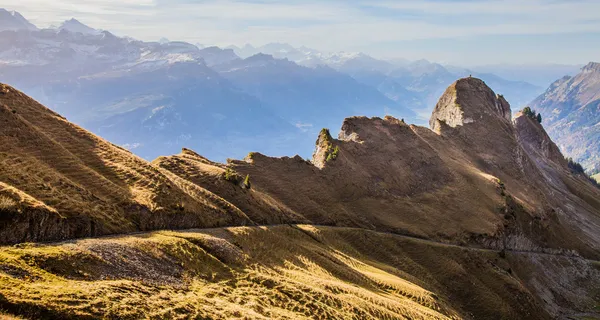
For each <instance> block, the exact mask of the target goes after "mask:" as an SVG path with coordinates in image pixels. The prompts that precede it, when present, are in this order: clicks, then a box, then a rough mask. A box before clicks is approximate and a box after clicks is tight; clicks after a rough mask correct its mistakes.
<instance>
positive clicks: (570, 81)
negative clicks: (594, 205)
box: [531, 62, 600, 173]
mask: <svg viewBox="0 0 600 320" xmlns="http://www.w3.org/2000/svg"><path fill="white" fill-rule="evenodd" d="M531 108H533V109H535V110H537V111H539V112H540V113H541V114H542V116H543V118H544V122H545V124H546V127H547V128H548V132H549V133H550V135H551V136H552V138H553V139H554V140H555V141H556V142H557V143H558V145H559V146H560V148H561V150H562V151H563V152H564V153H565V154H568V155H569V156H570V157H572V158H574V159H575V160H576V161H577V162H581V164H582V165H583V166H584V167H585V168H586V169H587V170H589V171H591V172H592V173H597V172H599V171H600V63H597V62H590V63H589V64H587V65H586V66H584V67H583V68H581V72H580V73H578V74H576V75H574V76H565V77H563V78H561V79H559V80H557V81H556V82H554V83H553V84H552V85H551V86H550V87H549V88H548V90H546V92H544V93H543V94H542V95H540V96H539V97H538V98H536V99H535V100H534V101H533V102H532V103H531Z"/></svg>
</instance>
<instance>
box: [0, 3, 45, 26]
mask: <svg viewBox="0 0 600 320" xmlns="http://www.w3.org/2000/svg"><path fill="white" fill-rule="evenodd" d="M37 29H38V28H37V27H36V26H34V25H33V24H31V23H30V22H29V21H27V19H25V17H23V16H22V15H21V14H20V13H18V12H16V11H8V10H6V9H3V8H0V31H4V30H37Z"/></svg>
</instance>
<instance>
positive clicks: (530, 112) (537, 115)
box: [522, 107, 542, 123]
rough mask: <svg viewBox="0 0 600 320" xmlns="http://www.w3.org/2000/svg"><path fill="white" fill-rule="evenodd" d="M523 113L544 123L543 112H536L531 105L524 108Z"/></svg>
mask: <svg viewBox="0 0 600 320" xmlns="http://www.w3.org/2000/svg"><path fill="white" fill-rule="evenodd" d="M522 112H523V114H524V115H526V116H528V117H529V118H531V119H533V120H535V121H537V122H538V123H542V114H541V113H537V112H535V110H533V109H531V108H530V107H525V108H523V111H522Z"/></svg>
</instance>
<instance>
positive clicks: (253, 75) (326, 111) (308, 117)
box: [216, 54, 415, 131]
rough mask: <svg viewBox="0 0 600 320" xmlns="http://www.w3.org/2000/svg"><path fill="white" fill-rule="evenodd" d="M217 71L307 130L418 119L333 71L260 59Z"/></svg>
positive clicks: (348, 77) (277, 60) (251, 59)
mask: <svg viewBox="0 0 600 320" xmlns="http://www.w3.org/2000/svg"><path fill="white" fill-rule="evenodd" d="M216 70H217V71H218V72H219V73H220V74H221V75H222V76H223V77H225V78H227V79H229V80H230V81H231V82H232V83H234V84H235V85H236V86H238V87H239V88H241V89H242V90H244V92H246V93H248V94H251V95H253V96H255V97H257V98H259V99H260V100H261V101H263V102H264V103H265V105H266V106H268V107H269V108H270V109H271V110H272V111H273V112H274V113H275V114H277V115H279V116H280V117H282V118H284V119H286V120H287V121H289V122H290V123H294V124H297V125H298V126H300V127H303V128H313V130H317V131H318V130H320V129H321V128H322V127H324V126H325V127H329V126H334V125H335V127H337V126H339V122H340V121H341V119H343V118H344V117H348V116H351V115H367V116H374V115H378V116H382V115H385V114H386V113H387V114H392V115H395V116H397V117H400V118H407V119H408V118H410V119H412V118H414V116H415V114H414V113H413V112H412V111H410V110H408V109H406V108H403V107H402V106H399V105H398V104H397V103H395V102H394V101H392V100H390V99H388V98H386V97H385V96H384V95H383V94H381V92H379V91H377V90H376V89H375V88H372V87H370V86H368V85H365V84H362V83H359V82H358V81H357V80H355V79H353V78H352V77H350V76H348V75H346V74H344V73H341V72H338V71H335V70H333V69H332V68H329V67H324V66H319V67H316V68H308V67H303V66H299V65H298V64H296V63H294V62H292V61H289V60H281V59H275V58H274V57H272V56H270V55H266V54H257V55H254V56H252V57H249V58H246V59H244V60H237V61H233V62H232V63H230V64H225V65H220V66H217V67H216Z"/></svg>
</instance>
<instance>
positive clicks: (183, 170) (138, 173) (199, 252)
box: [0, 65, 600, 319]
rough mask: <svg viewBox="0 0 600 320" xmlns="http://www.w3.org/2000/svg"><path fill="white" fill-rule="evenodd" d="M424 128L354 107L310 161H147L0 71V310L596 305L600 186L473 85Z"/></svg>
mask: <svg viewBox="0 0 600 320" xmlns="http://www.w3.org/2000/svg"><path fill="white" fill-rule="evenodd" d="M183 66H185V65H183ZM190 72H191V73H193V74H196V72H195V71H194V70H191V71H190ZM136 81H142V80H141V79H138V80H136ZM104 93H105V94H112V92H109V91H104ZM201 116H202V114H199V115H198V117H201ZM429 122H430V128H431V129H430V128H426V127H421V126H416V125H410V124H407V123H406V122H404V121H402V120H401V119H397V118H394V117H390V116H388V117H385V118H378V117H372V118H368V117H364V116H356V117H349V118H346V119H344V120H343V123H342V126H341V131H340V133H339V135H338V136H337V138H334V137H333V136H332V135H331V134H330V132H329V130H327V129H323V130H321V131H320V133H319V134H318V135H317V137H316V140H317V141H316V144H315V149H314V153H313V157H312V159H311V160H305V159H303V158H301V157H298V156H295V157H291V158H290V157H281V158H273V157H269V156H266V155H263V154H261V153H250V154H249V155H248V156H247V157H246V158H245V159H243V160H230V161H228V162H227V163H226V164H222V163H217V162H213V161H210V160H209V159H207V158H205V157H203V156H201V155H200V154H198V153H196V152H194V151H192V150H190V149H187V148H184V149H182V150H181V152H180V153H178V154H175V155H171V156H161V157H158V158H156V159H155V160H154V161H152V162H148V161H145V160H143V159H141V158H139V157H137V156H135V155H133V154H132V153H131V152H129V151H127V150H125V149H123V148H121V147H119V146H116V145H114V144H112V143H110V142H108V141H106V140H104V139H102V138H100V137H98V136H96V135H94V134H92V133H90V132H89V131H86V130H85V129H83V128H81V127H79V126H77V125H75V124H72V123H70V122H69V121H67V120H66V119H65V118H64V117H63V116H61V115H60V114H58V113H56V112H54V111H52V110H50V109H48V108H46V107H44V106H42V105H41V104H39V103H38V102H36V101H35V100H33V99H31V98H30V97H28V96H27V95H25V94H24V93H22V92H20V91H18V90H16V89H15V88H13V87H11V86H8V85H3V84H2V85H0V123H1V124H2V125H1V126H0V163H1V164H2V165H1V166H0V215H1V217H2V219H1V220H0V243H2V244H4V245H8V244H16V245H15V246H2V247H0V296H1V299H0V309H1V310H3V312H5V313H8V314H12V315H17V316H24V317H27V318H42V319H56V318H61V319H69V318H90V319H96V318H107V317H109V318H110V317H112V318H166V319H177V318H188V317H198V318H202V317H204V318H218V319H227V318H235V317H238V318H239V317H244V316H246V317H249V318H259V319H264V318H311V317H314V315H315V312H318V314H319V315H322V316H323V317H325V318H348V317H353V316H355V317H360V318H403V317H404V318H405V317H410V318H413V319H523V318H526V319H553V318H556V319H560V318H565V319H568V318H571V319H573V318H575V319H577V318H580V319H586V318H594V317H598V316H599V314H598V308H597V306H598V303H599V301H600V297H598V288H599V287H600V282H599V279H600V269H598V262H597V260H598V259H600V235H599V234H598V226H599V225H600V211H599V210H600V202H599V201H600V189H598V188H597V187H595V186H594V185H593V184H592V183H591V182H590V181H589V180H588V179H587V177H586V176H585V175H583V174H582V173H579V172H574V171H572V170H570V168H569V164H568V162H567V160H566V159H565V158H564V157H563V155H562V154H561V152H560V150H559V148H558V147H557V146H556V145H555V144H554V143H553V142H552V140H551V139H550V137H549V136H548V135H547V134H546V132H545V130H544V128H543V126H542V124H541V123H539V122H538V121H537V120H536V119H533V118H532V117H531V116H529V115H528V114H526V113H522V112H519V113H517V115H516V116H515V117H513V116H512V110H511V107H510V105H509V103H508V102H507V101H506V99H505V98H504V97H503V96H501V95H498V94H496V93H495V92H494V91H492V89H490V88H489V87H488V86H487V85H486V84H485V83H484V82H483V81H482V80H480V79H477V78H474V77H467V78H463V79H459V80H458V81H455V82H454V83H452V84H451V85H450V86H449V87H448V88H447V89H446V90H445V91H444V93H443V94H442V96H441V98H440V99H439V101H438V103H437V104H436V106H435V108H434V109H433V112H432V114H431V118H430V121H429ZM204 142H205V143H207V144H212V141H211V140H205V141H204ZM190 228H196V229H190ZM181 229H186V230H181ZM153 230H158V231H154V232H150V231H153ZM166 230H179V231H166ZM140 232H142V233H140ZM102 235H112V236H111V237H98V236H102ZM82 237H88V239H80V238H82ZM64 240H69V241H64ZM47 241H62V242H54V243H39V242H47ZM31 242H34V243H31Z"/></svg>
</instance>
